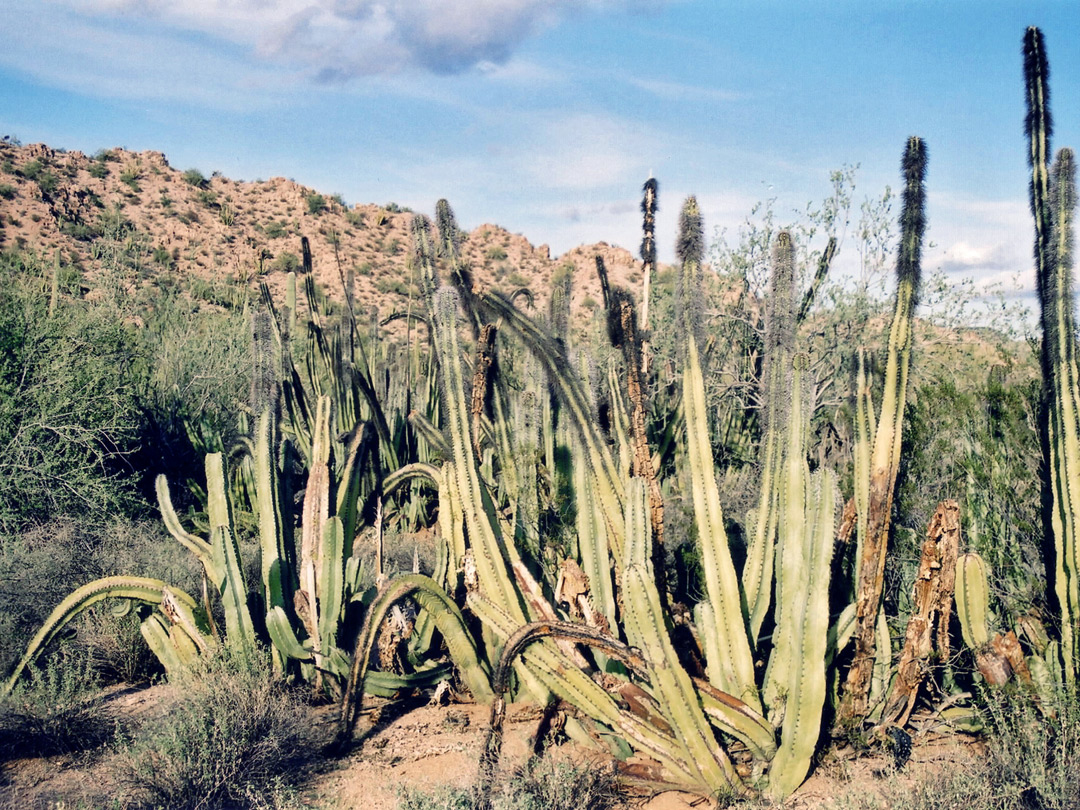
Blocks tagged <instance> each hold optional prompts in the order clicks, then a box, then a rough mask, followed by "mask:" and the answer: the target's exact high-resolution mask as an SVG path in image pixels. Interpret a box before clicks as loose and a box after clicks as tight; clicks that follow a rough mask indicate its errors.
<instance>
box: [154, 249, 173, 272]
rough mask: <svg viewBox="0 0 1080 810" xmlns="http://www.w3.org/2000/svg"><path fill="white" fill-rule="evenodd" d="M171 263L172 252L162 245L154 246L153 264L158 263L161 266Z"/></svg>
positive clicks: (169, 265)
mask: <svg viewBox="0 0 1080 810" xmlns="http://www.w3.org/2000/svg"><path fill="white" fill-rule="evenodd" d="M172 263H173V260H172V253H170V252H169V249H168V248H166V247H165V246H164V245H158V246H157V247H156V248H154V264H159V265H161V266H162V267H171V266H172Z"/></svg>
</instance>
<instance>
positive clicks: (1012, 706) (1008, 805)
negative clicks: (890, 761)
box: [838, 690, 1080, 810]
mask: <svg viewBox="0 0 1080 810" xmlns="http://www.w3.org/2000/svg"><path fill="white" fill-rule="evenodd" d="M986 702H987V706H988V715H989V718H990V731H989V733H988V735H987V737H986V739H985V744H984V748H983V751H982V752H980V753H979V754H978V755H976V756H972V757H971V758H970V760H969V761H967V762H964V763H963V765H962V767H951V768H945V769H942V770H941V771H939V772H937V773H935V774H934V775H932V776H930V777H929V778H926V779H923V780H922V781H919V782H916V783H914V784H912V783H911V780H910V779H908V778H905V779H903V780H901V779H896V780H894V781H893V782H892V783H887V784H885V785H884V786H883V789H882V794H883V795H882V796H880V797H878V796H872V797H868V796H848V797H845V799H844V800H843V801H842V802H840V803H839V804H838V807H839V808H840V810H871V808H875V810H876V808H879V807H889V808H891V809H892V810H953V808H956V807H963V808H965V810H1072V809H1073V808H1076V807H1080V773H1078V772H1077V770H1076V763H1077V762H1078V761H1080V707H1078V706H1077V705H1076V703H1075V700H1070V699H1066V698H1064V696H1062V697H1061V698H1060V699H1058V700H1057V701H1056V702H1055V704H1054V705H1052V706H1044V707H1042V708H1040V707H1038V706H1036V705H1035V704H1034V703H1033V702H1032V700H1031V698H1030V696H1026V695H1022V694H1018V693H1016V692H1012V691H1011V690H1010V692H1008V693H1006V692H997V693H994V694H991V695H989V696H987V701H986ZM883 800H884V801H883Z"/></svg>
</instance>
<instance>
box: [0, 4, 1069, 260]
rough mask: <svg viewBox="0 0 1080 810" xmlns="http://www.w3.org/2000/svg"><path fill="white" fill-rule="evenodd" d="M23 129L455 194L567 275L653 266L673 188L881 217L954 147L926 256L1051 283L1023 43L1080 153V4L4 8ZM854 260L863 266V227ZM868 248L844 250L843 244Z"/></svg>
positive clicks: (349, 196) (326, 180) (9, 75)
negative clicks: (845, 194)
mask: <svg viewBox="0 0 1080 810" xmlns="http://www.w3.org/2000/svg"><path fill="white" fill-rule="evenodd" d="M3 6H4V18H5V22H4V25H3V27H2V28H0V132H2V133H6V134H11V135H15V136H17V137H19V138H20V139H21V140H22V141H23V142H24V143H31V142H38V141H43V142H46V143H49V144H50V145H53V146H58V147H63V148H67V149H79V150H82V151H85V152H90V153H92V152H94V151H97V150H98V149H101V148H107V147H113V146H125V147H127V148H130V149H137V150H140V149H157V150H160V151H162V152H164V153H165V154H166V156H167V157H168V158H169V161H170V163H172V165H173V166H175V167H177V168H179V169H187V168H198V169H200V170H201V171H203V172H204V173H207V174H209V173H210V172H211V171H221V172H222V173H224V174H225V175H227V176H229V177H232V178H234V179H245V180H254V179H258V178H263V179H265V178H269V177H272V176H286V177H291V178H293V179H295V180H297V181H298V182H301V183H304V184H306V185H310V186H313V187H315V188H318V189H319V190H321V191H324V192H327V193H334V192H340V193H341V194H343V195H344V197H345V199H346V200H347V201H349V202H376V203H386V202H389V201H395V202H397V203H399V204H401V205H407V206H410V207H412V208H414V209H416V210H419V211H425V212H429V213H430V212H431V211H432V210H433V209H434V204H435V201H436V200H437V199H438V198H439V197H444V196H445V197H447V198H448V199H449V200H450V201H451V203H452V204H453V206H454V208H455V211H456V212H457V214H458V219H459V221H460V222H461V223H462V224H463V225H464V226H465V227H475V226H476V225H479V224H481V223H484V222H494V223H497V224H500V225H502V226H504V227H506V228H508V229H510V230H511V231H515V232H520V233H523V234H525V235H526V236H527V237H529V239H530V240H531V241H533V242H534V243H537V244H540V243H547V244H549V245H550V246H551V248H552V252H553V253H555V254H558V253H561V252H563V251H565V250H568V249H569V248H571V247H573V246H574V245H576V244H579V243H582V242H594V241H600V240H604V241H608V242H612V243H615V244H620V245H622V246H624V247H627V248H629V249H630V250H632V251H636V246H637V244H638V242H639V236H638V229H639V216H638V213H637V205H638V194H639V190H640V187H641V184H642V183H643V182H644V180H645V179H647V178H648V177H649V175H650V173H652V174H655V176H656V177H657V178H658V179H659V180H660V184H661V216H660V221H659V227H660V229H661V230H660V238H659V243H660V247H661V258H662V259H667V260H670V259H671V258H672V254H673V249H672V245H673V243H674V229H675V224H674V223H675V218H676V214H677V211H678V208H679V204H680V202H681V199H682V198H683V196H685V195H686V194H690V193H693V194H697V195H698V198H699V200H700V202H701V204H702V208H703V211H704V214H705V217H706V223H707V225H708V226H709V227H710V229H713V228H727V229H728V230H729V233H730V232H733V231H734V230H736V229H737V228H738V225H739V222H740V221H741V220H742V219H743V218H744V217H745V216H746V215H747V214H748V212H749V210H750V208H751V206H752V205H753V204H754V203H755V202H756V201H758V200H761V199H764V198H767V197H772V198H775V199H776V203H775V208H776V211H777V218H778V220H779V221H781V222H784V221H786V220H789V219H792V218H793V217H794V214H793V212H794V211H795V209H802V208H805V206H806V204H807V203H809V202H810V201H812V200H814V201H817V200H821V199H822V198H823V197H825V196H826V195H827V194H828V193H829V191H830V184H829V173H830V171H831V170H834V169H839V168H840V167H842V166H844V165H845V164H846V165H855V164H858V166H859V170H858V174H857V179H856V183H857V185H856V189H855V196H856V208H857V204H858V201H859V200H861V199H862V198H863V197H864V196H870V197H873V196H879V195H880V194H881V192H882V191H883V190H884V188H885V186H886V185H891V186H892V187H893V189H896V188H897V186H898V185H899V161H900V155H901V152H902V149H903V146H904V143H905V140H906V138H907V137H908V136H909V135H920V136H921V137H923V138H924V139H925V140H926V142H927V145H928V149H929V154H930V167H929V173H928V179H927V185H928V201H929V202H928V214H929V222H930V233H929V238H930V240H931V241H932V243H933V247H932V248H931V249H930V251H929V253H928V256H927V261H928V264H929V265H930V266H931V267H940V268H943V269H945V270H947V271H948V272H949V273H951V274H954V275H967V276H973V277H976V278H978V279H980V280H988V279H1001V280H1008V279H1011V278H1012V276H1013V274H1014V273H1016V272H1017V271H1021V270H1027V269H1029V268H1030V264H1031V262H1030V237H1029V233H1030V226H1029V224H1028V214H1027V202H1026V193H1027V192H1026V183H1027V173H1026V167H1025V163H1024V160H1025V158H1024V142H1023V137H1022V127H1023V114H1024V109H1023V91H1022V79H1021V57H1020V45H1021V37H1022V35H1023V31H1024V28H1025V27H1026V26H1027V25H1032V24H1034V25H1038V26H1040V27H1041V28H1042V29H1043V31H1044V33H1045V36H1046V42H1047V50H1048V53H1049V56H1050V65H1051V88H1052V91H1053V96H1052V102H1053V110H1054V117H1055V124H1056V137H1055V141H1054V143H1055V145H1071V146H1075V147H1080V104H1078V103H1077V101H1078V100H1080V33H1078V32H1080V3H1077V2H1075V0H1057V1H1056V2H1032V1H1031V0H1025V1H1024V2H1020V1H1018V0H1016V1H1014V0H1009V1H1008V2H1005V1H1001V2H994V1H993V0H985V1H979V2H977V1H976V0H926V1H925V2H924V1H916V0H912V1H910V2H884V0H832V1H831V2H824V0H822V1H817V0H803V1H802V2H779V0H757V2H752V1H751V0H741V1H740V2H734V1H732V0H382V2H376V0H184V2H175V1H174V0H4V3H3ZM844 247H846V248H847V250H846V254H847V259H846V263H847V264H848V265H849V266H850V264H851V262H852V261H853V254H854V245H853V238H852V234H851V229H849V231H848V237H847V244H846V245H845V246H844ZM842 249H843V248H842Z"/></svg>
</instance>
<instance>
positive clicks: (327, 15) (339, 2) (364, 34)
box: [52, 0, 661, 82]
mask: <svg viewBox="0 0 1080 810" xmlns="http://www.w3.org/2000/svg"><path fill="white" fill-rule="evenodd" d="M660 2H661V0H652V1H651V2H646V1H645V0H587V2H582V1H581V0H455V2H453V3H447V2H445V0H231V1H230V2H222V1H221V0H185V2H182V3H177V2H175V1H174V0H52V3H53V4H54V5H57V6H59V7H63V8H66V9H70V10H73V11H76V12H78V13H80V14H82V15H84V16H87V17H101V16H104V17H109V18H111V19H113V20H120V21H124V20H139V21H152V22H153V23H154V24H155V25H157V26H159V27H160V28H162V29H163V30H180V31H190V32H198V33H201V34H205V35H209V36H210V37H213V38H216V39H219V40H223V41H225V42H230V43H233V44H235V45H240V46H242V47H243V48H245V49H246V50H248V51H249V52H250V53H252V54H254V55H256V56H258V57H259V58H261V59H262V60H263V61H265V62H267V63H271V64H278V65H282V66H286V67H289V68H292V69H297V70H301V71H303V72H304V73H305V74H306V75H308V76H309V77H313V78H315V79H317V80H321V81H325V82H338V81H343V80H347V79H350V78H353V77H357V76H372V75H387V74H395V73H401V72H410V71H428V72H432V73H438V74H452V73H460V72H462V71H466V70H470V69H473V68H476V67H478V66H490V65H502V64H505V63H506V62H507V61H508V60H509V59H510V57H511V55H512V54H513V53H514V52H515V50H516V49H517V48H518V47H519V46H520V45H521V44H522V43H523V42H524V41H525V40H526V39H528V38H529V37H531V36H533V35H535V34H536V33H538V32H539V31H541V30H543V29H545V28H546V27H549V26H551V25H554V24H555V23H556V22H558V21H560V20H562V19H563V18H566V17H569V16H572V15H574V14H580V13H583V12H593V13H603V12H615V13H618V12H627V11H631V10H634V9H637V8H641V7H645V6H652V5H658V4H660Z"/></svg>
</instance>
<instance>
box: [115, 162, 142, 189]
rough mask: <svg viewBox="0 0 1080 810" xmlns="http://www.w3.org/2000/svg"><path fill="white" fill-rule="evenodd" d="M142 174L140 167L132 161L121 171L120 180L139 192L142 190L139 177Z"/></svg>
mask: <svg viewBox="0 0 1080 810" xmlns="http://www.w3.org/2000/svg"><path fill="white" fill-rule="evenodd" d="M141 174H142V172H141V171H139V167H138V166H136V165H135V164H134V163H130V164H128V165H127V166H125V167H124V169H123V171H121V172H120V182H121V183H123V184H124V185H125V186H127V187H128V188H130V189H131V190H132V191H134V192H138V191H140V190H141V189H140V188H139V177H140V175H141Z"/></svg>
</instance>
